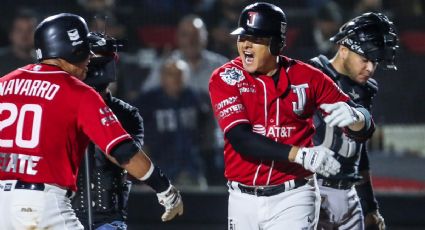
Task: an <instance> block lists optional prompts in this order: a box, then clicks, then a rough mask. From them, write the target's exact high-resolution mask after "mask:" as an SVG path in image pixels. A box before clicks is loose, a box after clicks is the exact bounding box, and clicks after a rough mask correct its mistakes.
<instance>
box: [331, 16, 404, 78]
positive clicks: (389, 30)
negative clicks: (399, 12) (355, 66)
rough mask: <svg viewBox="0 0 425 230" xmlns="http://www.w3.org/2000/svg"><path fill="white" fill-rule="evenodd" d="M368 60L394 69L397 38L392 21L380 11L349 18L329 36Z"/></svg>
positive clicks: (333, 40)
mask: <svg viewBox="0 0 425 230" xmlns="http://www.w3.org/2000/svg"><path fill="white" fill-rule="evenodd" d="M330 40H331V41H332V42H334V43H337V44H340V45H343V46H345V47H347V48H349V49H350V50H352V51H353V52H355V53H357V54H359V55H362V56H364V57H365V58H367V59H368V60H370V61H373V62H378V63H381V62H383V63H384V68H385V69H394V70H396V69H397V67H396V65H395V64H394V62H395V55H396V50H397V48H398V45H397V43H398V38H397V33H396V31H395V28H394V25H393V23H392V22H391V21H390V20H389V19H388V17H387V16H385V15H384V14H382V13H371V12H369V13H364V14H362V15H360V16H358V17H356V18H353V19H351V20H350V21H348V22H347V23H345V24H344V25H343V26H341V28H340V29H339V32H338V33H337V34H336V35H335V36H333V37H331V38H330Z"/></svg>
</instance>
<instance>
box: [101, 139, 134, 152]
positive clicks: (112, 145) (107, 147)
mask: <svg viewBox="0 0 425 230" xmlns="http://www.w3.org/2000/svg"><path fill="white" fill-rule="evenodd" d="M129 138H131V137H130V135H128V134H125V135H122V136H119V137H117V138H115V139H113V140H112V141H111V142H109V144H108V145H107V146H106V151H105V153H106V154H108V155H109V150H110V148H111V147H114V146H115V144H116V143H117V142H119V141H121V140H125V139H129Z"/></svg>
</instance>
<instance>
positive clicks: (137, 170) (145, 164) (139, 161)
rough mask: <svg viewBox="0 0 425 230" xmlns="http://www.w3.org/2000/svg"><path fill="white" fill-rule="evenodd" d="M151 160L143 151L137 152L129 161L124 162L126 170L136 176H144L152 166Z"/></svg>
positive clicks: (123, 165)
mask: <svg viewBox="0 0 425 230" xmlns="http://www.w3.org/2000/svg"><path fill="white" fill-rule="evenodd" d="M151 164H152V162H151V160H150V159H149V157H148V156H146V154H145V153H144V152H143V151H139V152H138V153H136V154H135V155H134V156H133V157H132V158H131V159H130V161H128V163H125V164H122V165H121V167H123V168H124V169H125V170H127V171H128V173H130V174H131V175H132V176H134V177H135V178H143V176H145V175H146V173H147V172H148V171H149V168H150V167H151Z"/></svg>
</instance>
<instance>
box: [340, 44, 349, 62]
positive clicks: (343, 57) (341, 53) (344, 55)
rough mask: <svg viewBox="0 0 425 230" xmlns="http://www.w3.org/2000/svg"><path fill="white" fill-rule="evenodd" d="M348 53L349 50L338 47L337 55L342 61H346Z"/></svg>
mask: <svg viewBox="0 0 425 230" xmlns="http://www.w3.org/2000/svg"><path fill="white" fill-rule="evenodd" d="M348 53H349V49H348V48H347V47H345V46H343V45H340V46H339V54H340V56H341V58H342V59H343V60H345V59H347V57H348Z"/></svg>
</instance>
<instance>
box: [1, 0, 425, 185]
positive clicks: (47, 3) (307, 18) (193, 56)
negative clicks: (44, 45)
mask: <svg viewBox="0 0 425 230" xmlns="http://www.w3.org/2000/svg"><path fill="white" fill-rule="evenodd" d="M252 2H254V1H251V0H141V1H136V0H75V1H69V0H60V1H59V0H38V1H29V0H27V1H23V0H14V1H11V0H5V1H2V8H1V9H0V11H1V15H2V20H1V21H0V47H1V49H0V74H1V76H3V75H4V74H6V73H8V72H10V71H12V70H14V69H16V68H18V67H21V66H24V65H26V64H29V63H33V62H34V60H35V59H34V57H35V56H34V50H33V48H32V47H33V30H34V27H35V26H36V25H37V23H38V22H39V21H40V20H41V19H43V18H44V17H46V16H49V15H51V14H55V13H61V12H70V13H75V14H78V15H81V16H82V17H84V18H85V19H86V20H87V22H88V24H89V25H90V30H91V31H98V32H106V33H107V34H108V35H110V36H112V37H115V38H118V39H124V40H126V41H127V47H126V50H125V52H122V53H121V54H120V59H119V63H118V78H117V82H116V83H115V84H114V87H113V89H114V92H113V94H114V95H115V96H117V97H118V98H121V99H123V100H125V101H127V102H130V103H131V104H133V105H135V106H136V107H138V108H139V110H140V112H141V115H142V116H143V118H144V123H145V150H146V152H147V153H148V154H149V155H150V156H151V157H152V158H153V159H154V160H155V162H158V164H159V166H160V167H161V168H163V169H164V171H166V172H167V174H168V175H170V177H171V178H172V179H173V180H174V181H176V183H177V184H184V185H194V186H197V187H199V188H201V189H206V188H207V187H208V186H209V185H217V184H220V185H224V177H223V160H222V158H223V156H222V155H223V153H222V151H223V150H222V136H221V131H220V130H218V128H217V125H216V123H215V120H214V118H213V114H212V108H211V105H210V102H209V96H208V81H209V78H210V76H211V73H212V71H213V70H214V69H215V68H217V67H219V66H221V65H222V64H224V63H225V62H226V61H227V60H229V59H233V58H234V57H236V56H237V51H236V37H234V36H230V35H229V33H230V31H232V30H233V29H234V28H236V27H237V21H238V17H239V14H240V12H241V10H242V9H243V8H244V7H245V6H246V5H248V4H249V3H252ZM266 2H271V3H273V4H276V5H279V6H280V7H281V8H282V9H283V10H284V11H285V13H286V15H287V19H288V32H287V47H286V48H285V51H284V54H285V55H287V56H289V57H291V58H297V59H300V60H304V61H305V60H308V59H310V58H312V57H314V56H317V55H318V54H320V53H322V54H327V55H328V57H331V55H332V54H333V53H334V52H335V48H336V47H335V46H334V45H333V44H332V43H330V42H329V41H328V39H329V38H330V37H331V36H333V35H334V34H335V33H336V32H337V31H338V28H339V27H340V26H341V25H342V24H343V23H344V22H345V21H346V20H348V19H350V18H352V17H354V16H357V15H360V14H361V13H364V12H368V11H374V12H383V13H385V14H386V15H387V16H388V17H389V18H390V19H391V20H392V21H393V22H394V23H395V25H396V28H397V30H398V34H399V39H400V49H399V56H398V60H397V65H398V67H399V71H397V72H385V71H378V72H377V74H375V75H376V78H377V80H378V82H379V84H380V93H379V95H378V97H377V98H376V99H375V100H376V101H375V105H376V108H374V111H375V114H374V117H375V120H376V121H377V124H378V125H379V127H378V130H377V133H376V134H375V137H374V139H373V140H372V142H371V144H370V145H371V147H372V150H378V151H386V150H388V151H391V152H393V151H401V152H408V153H411V154H415V155H422V156H425V144H424V143H425V126H424V124H425V116H424V115H423V114H425V106H424V102H423V95H422V86H423V85H425V84H421V83H424V81H425V80H424V78H423V74H424V72H425V69H424V66H425V65H424V64H425V1H423V0H403V1H400V0H334V1H331V0H274V1H266ZM395 125H398V126H400V127H401V128H399V129H394V127H396V126H395ZM385 127H387V128H386V129H385ZM412 127H413V128H412ZM400 130H401V131H400ZM403 130H404V131H403ZM409 135H410V136H409ZM404 139H405V141H407V142H408V143H406V142H404V144H403V143H400V142H403V140H404ZM391 140H393V141H394V142H391ZM412 140H413V141H412ZM415 140H417V141H415ZM409 141H410V142H409ZM399 146H401V147H399ZM403 146H407V147H403ZM409 146H410V147H411V148H409Z"/></svg>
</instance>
